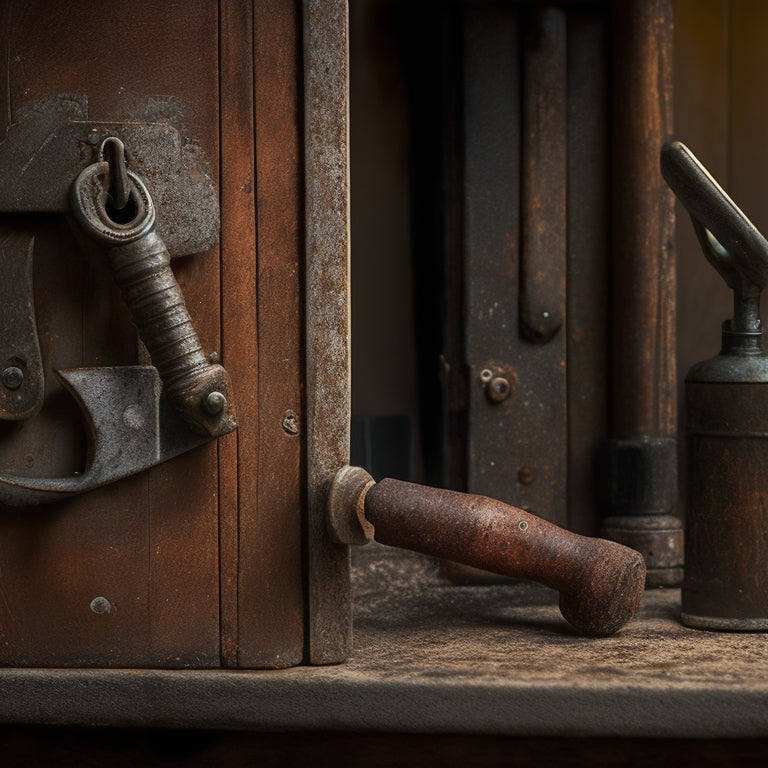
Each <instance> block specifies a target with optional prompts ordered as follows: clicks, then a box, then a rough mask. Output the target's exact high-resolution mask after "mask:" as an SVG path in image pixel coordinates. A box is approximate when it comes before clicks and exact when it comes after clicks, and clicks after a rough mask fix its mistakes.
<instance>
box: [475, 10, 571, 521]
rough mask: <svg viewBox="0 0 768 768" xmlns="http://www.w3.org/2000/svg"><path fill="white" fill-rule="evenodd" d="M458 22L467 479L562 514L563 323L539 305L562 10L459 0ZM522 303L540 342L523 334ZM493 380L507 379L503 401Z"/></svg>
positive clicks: (556, 243) (552, 251)
mask: <svg viewBox="0 0 768 768" xmlns="http://www.w3.org/2000/svg"><path fill="white" fill-rule="evenodd" d="M463 30H464V79H463V88H464V104H463V110H464V116H463V121H464V122H463V137H464V149H463V153H464V155H463V237H464V240H463V242H464V312H465V318H466V325H465V336H464V354H465V358H466V364H467V376H468V382H467V398H468V403H467V409H468V410H467V419H468V422H467V423H468V426H467V439H468V445H469V454H468V457H467V462H468V474H467V490H468V491H470V492H473V493H483V494H488V495H490V496H494V497H496V498H499V499H501V500H503V501H507V502H510V503H515V504H517V505H518V506H521V507H523V508H525V509H530V510H532V511H535V512H536V513H537V514H540V515H542V516H543V517H545V518H547V519H549V520H552V521H553V522H558V523H563V524H564V523H565V522H566V506H565V504H566V402H565V381H566V378H565V330H564V329H562V330H560V331H557V330H555V332H554V335H553V334H552V328H551V327H549V326H548V325H546V323H548V320H549V318H544V317H543V313H547V314H549V311H548V310H547V309H546V308H545V307H544V304H548V305H550V306H551V307H552V309H551V314H552V317H559V318H560V320H561V322H562V321H564V319H565V303H564V302H565V295H564V282H565V258H566V252H565V110H566V96H565V94H566V91H565V85H566V83H565V65H566V47H565V21H564V17H563V14H562V11H557V10H554V9H548V10H545V11H538V10H537V11H532V12H531V13H530V14H528V13H524V12H522V11H520V12H518V11H517V10H516V9H515V8H514V7H498V6H493V7H491V6H471V7H468V8H467V9H466V11H465V18H464V23H463ZM520 61H523V62H526V63H525V64H524V65H523V69H522V71H521V70H520ZM545 95H546V98H545ZM543 104H546V108H545V107H544V106H543ZM550 111H551V112H552V114H549V112H550ZM546 115H548V117H545V116H546ZM521 132H522V133H521ZM523 135H524V136H525V138H524V139H523V138H522V136H523ZM521 151H522V153H523V154H522V158H523V159H522V161H521V159H520V158H521ZM521 162H522V165H521ZM521 178H522V179H523V183H522V189H521V187H520V184H519V181H518V180H519V179H521ZM521 195H522V196H521ZM521 212H522V214H521ZM521 215H522V217H523V223H522V224H521V218H520V216H521ZM521 248H522V249H523V250H524V251H525V253H526V258H525V264H523V263H522V262H521ZM520 275H522V277H520ZM553 275H554V276H555V277H554V278H553V277H552V276H553ZM539 278H541V279H539ZM553 280H554V282H553ZM537 281H538V282H537ZM542 291H543V292H544V293H543V294H542V293H541V292H542ZM534 293H535V295H536V296H543V295H546V296H547V298H546V300H545V299H544V298H536V299H535V301H534V300H533V296H534ZM550 293H551V295H550ZM526 296H527V298H524V297H526ZM550 302H551V304H550ZM534 305H535V306H536V307H538V309H536V310H535V312H537V313H539V314H541V315H542V317H541V318H537V319H536V323H535V325H536V327H537V328H539V330H541V328H544V330H545V331H546V334H545V335H547V336H548V337H551V339H549V340H547V341H546V343H537V342H536V341H531V340H529V339H528V338H525V337H524V335H523V334H524V332H525V328H523V329H522V331H521V323H520V320H519V317H520V313H521V312H522V313H523V315H525V316H527V314H528V313H529V311H530V310H529V309H525V307H528V308H532V307H533V306H534ZM539 320H541V322H542V323H545V325H544V326H542V325H541V323H540V322H539ZM531 323H532V318H528V319H527V320H525V324H527V325H528V326H530V325H531ZM531 335H533V334H530V333H529V337H530V336H531ZM539 341H541V339H539ZM488 372H490V376H489V375H488ZM486 379H487V381H486ZM494 379H496V380H498V379H502V380H506V382H507V383H508V385H509V389H510V390H511V391H510V394H509V395H508V396H507V397H506V398H504V399H502V400H501V401H498V400H495V399H494V398H493V397H488V394H487V391H486V385H487V384H490V383H491V382H492V381H493V380H494Z"/></svg>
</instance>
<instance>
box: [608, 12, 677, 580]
mask: <svg viewBox="0 0 768 768" xmlns="http://www.w3.org/2000/svg"><path fill="white" fill-rule="evenodd" d="M672 22H673V19H672V4H671V2H670V1H669V0H615V2H612V3H611V25H612V28H613V43H612V48H613V67H612V70H611V80H612V89H613V120H612V129H613V130H612V144H613V157H612V177H613V178H612V185H611V194H612V201H611V211H612V227H611V230H612V241H613V243H612V257H611V265H610V274H611V279H610V286H611V288H610V293H611V307H612V309H611V315H612V322H611V326H610V331H611V336H612V345H611V360H612V365H611V374H610V379H611V390H612V398H611V416H610V433H609V434H610V437H611V439H609V440H608V441H607V442H606V445H605V454H606V456H605V459H606V461H605V465H604V471H605V481H604V485H603V488H604V490H605V491H606V496H607V504H608V516H607V517H606V518H605V519H604V520H603V522H602V525H601V527H600V535H601V536H605V537H606V538H609V539H612V540H614V541H619V542H621V543H623V544H626V545H627V546H630V547H633V548H634V549H637V550H639V551H640V552H642V553H643V556H644V557H645V563H646V566H647V568H648V586H649V587H656V586H676V585H678V584H679V583H680V581H681V580H682V576H683V526H682V522H681V520H680V518H679V517H678V516H677V511H676V510H677V498H678V482H677V463H678V450H677V430H678V423H677V373H676V370H677V369H676V366H677V361H676V349H675V327H676V323H675V295H676V289H675V258H674V250H673V247H672V242H673V238H674V198H673V196H672V193H671V192H670V191H669V189H667V188H666V186H665V184H664V180H663V179H662V178H661V175H660V174H659V173H658V171H657V169H658V153H659V146H660V145H661V143H662V142H663V141H664V140H665V138H667V137H668V136H669V135H670V132H671V128H672V31H673V23H672Z"/></svg>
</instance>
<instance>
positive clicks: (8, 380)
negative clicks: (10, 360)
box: [2, 365, 24, 391]
mask: <svg viewBox="0 0 768 768" xmlns="http://www.w3.org/2000/svg"><path fill="white" fill-rule="evenodd" d="M2 379H3V386H4V387H5V388H6V389H10V390H11V391H13V390H16V389H18V388H19V387H20V386H21V385H22V384H23V383H24V372H23V371H22V370H21V368H17V367H16V366H15V365H9V366H8V367H7V368H6V369H5V370H4V371H3V373H2Z"/></svg>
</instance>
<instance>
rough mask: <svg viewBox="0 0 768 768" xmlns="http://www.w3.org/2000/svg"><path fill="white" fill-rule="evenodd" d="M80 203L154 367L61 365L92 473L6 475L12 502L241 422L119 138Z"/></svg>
mask: <svg viewBox="0 0 768 768" xmlns="http://www.w3.org/2000/svg"><path fill="white" fill-rule="evenodd" d="M71 205H72V209H73V212H74V214H75V218H76V220H77V222H78V223H79V225H80V226H81V228H82V229H83V230H84V232H85V233H86V234H87V235H88V236H89V237H91V238H92V239H94V240H96V241H97V242H98V243H99V244H101V245H102V246H107V247H108V251H107V258H108V261H109V265H110V268H111V271H112V274H113V277H114V278H115V281H116V282H117V284H118V285H119V287H120V290H121V292H122V295H123V298H124V300H125V302H126V304H127V305H128V307H129V308H130V310H131V315H132V318H133V321H134V323H135V325H136V326H137V328H138V330H139V335H140V337H141V339H142V341H143V342H144V344H145V346H146V348H147V350H148V351H149V355H150V357H151V359H152V363H153V365H154V367H151V366H130V367H125V368H119V367H107V368H80V369H74V370H69V371H57V372H56V373H57V376H58V377H59V379H60V381H61V382H62V384H63V385H64V387H65V388H66V389H67V390H68V391H69V392H70V394H72V396H73V397H75V399H76V400H77V402H78V404H79V405H80V408H81V410H82V413H83V416H84V417H85V419H86V421H87V424H88V430H87V433H88V435H89V437H90V442H91V445H90V448H89V451H88V459H87V466H86V469H85V471H84V472H82V473H81V474H78V475H75V476H73V477H64V478H29V477H14V476H8V475H5V476H0V502H2V503H5V504H10V505H34V504H42V503H46V502H51V501H55V500H58V499H61V498H65V497H67V496H71V495H73V494H77V493H82V492H84V491H89V490H92V489H94V488H98V487H100V486H102V485H105V484H107V483H109V482H112V481H114V480H117V479H120V478H123V477H127V476H129V475H132V474H135V473H137V472H140V471H142V470H144V469H147V468H148V467H150V466H153V465H155V464H158V463H160V462H162V461H166V460H167V459H170V458H172V457H174V456H177V455H178V454H180V453H183V452H184V451H187V450H190V449H191V448H194V447H196V446H198V445H200V444H202V443H203V442H205V441H207V440H210V439H212V438H216V437H218V436H220V435H224V434H226V433H228V432H231V431H232V430H234V429H235V428H236V423H235V419H234V415H233V412H232V409H231V395H230V391H229V389H230V386H229V377H228V376H227V373H226V371H225V370H224V368H222V366H220V365H218V364H214V363H211V362H210V361H209V360H208V359H207V358H206V357H205V355H204V354H203V352H202V346H201V344H200V341H199V339H198V337H197V333H196V332H195V329H194V327H193V326H192V321H191V319H190V317H189V314H188V312H187V309H186V306H185V304H184V298H183V296H182V294H181V289H180V288H179V285H178V283H177V282H176V278H175V277H174V275H173V271H172V270H171V268H170V255H169V254H168V251H167V250H166V248H165V245H164V243H163V241H162V240H161V239H160V238H159V237H158V235H157V234H156V232H155V225H156V216H155V208H154V204H153V202H152V198H151V196H150V194H149V191H148V189H147V187H146V186H145V184H144V183H143V182H142V180H141V179H140V178H139V177H138V176H137V175H136V174H135V173H133V172H132V171H130V170H128V168H127V166H126V161H125V147H124V145H123V143H122V142H121V141H120V140H119V139H117V138H114V137H110V138H107V139H105V140H104V141H103V142H102V144H101V146H100V149H99V159H98V161H97V162H96V163H93V164H91V165H89V166H88V167H87V168H85V169H84V170H83V171H82V172H81V173H80V174H79V175H78V177H77V179H76V180H75V182H74V184H73V185H72V189H71ZM160 382H162V387H161V385H160ZM5 386H6V387H8V383H6V384H5ZM169 405H170V406H171V408H169V407H168V406H169ZM185 422H186V423H185Z"/></svg>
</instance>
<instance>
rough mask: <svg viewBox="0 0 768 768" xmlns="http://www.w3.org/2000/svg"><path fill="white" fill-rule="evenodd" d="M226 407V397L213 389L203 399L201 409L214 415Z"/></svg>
mask: <svg viewBox="0 0 768 768" xmlns="http://www.w3.org/2000/svg"><path fill="white" fill-rule="evenodd" d="M226 407H227V398H226V397H224V395H223V394H222V393H221V392H218V391H216V390H214V391H213V392H209V393H208V394H207V395H206V396H205V398H204V399H203V410H204V411H205V412H206V413H209V414H210V415H211V416H216V415H217V414H219V413H221V412H222V411H223V410H224V409H225V408H226Z"/></svg>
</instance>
